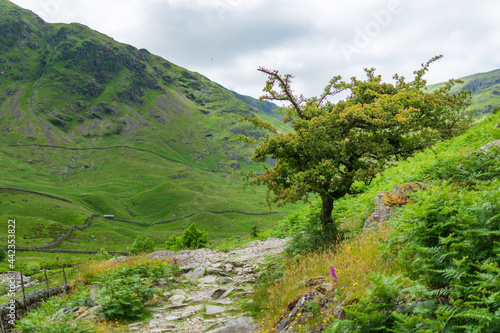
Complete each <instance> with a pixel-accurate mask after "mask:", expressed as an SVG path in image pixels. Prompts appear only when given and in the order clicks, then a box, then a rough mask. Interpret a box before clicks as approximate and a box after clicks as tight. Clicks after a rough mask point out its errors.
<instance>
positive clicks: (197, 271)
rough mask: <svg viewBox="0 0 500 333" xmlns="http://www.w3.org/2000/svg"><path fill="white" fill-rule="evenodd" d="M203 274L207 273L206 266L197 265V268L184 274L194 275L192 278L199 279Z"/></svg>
mask: <svg viewBox="0 0 500 333" xmlns="http://www.w3.org/2000/svg"><path fill="white" fill-rule="evenodd" d="M203 275H205V268H204V267H201V266H200V267H196V268H195V269H193V270H192V271H190V272H188V273H186V274H184V276H187V277H192V278H195V279H199V278H201V277H202V276H203Z"/></svg>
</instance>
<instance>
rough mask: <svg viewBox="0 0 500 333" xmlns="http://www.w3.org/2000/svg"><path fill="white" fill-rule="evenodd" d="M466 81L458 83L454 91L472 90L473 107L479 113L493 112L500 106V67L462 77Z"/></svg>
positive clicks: (431, 88)
mask: <svg viewBox="0 0 500 333" xmlns="http://www.w3.org/2000/svg"><path fill="white" fill-rule="evenodd" d="M461 80H462V81H464V83H462V84H457V85H456V86H455V87H454V88H453V90H452V91H453V92H456V91H459V90H470V91H471V92H472V106H471V109H473V110H476V112H477V113H478V114H482V113H488V112H492V111H493V110H494V109H495V108H497V107H500V69H497V70H494V71H491V72H487V73H478V74H474V75H469V76H466V77H463V78H461ZM443 85H444V83H439V84H434V85H431V86H429V89H430V90H433V89H436V88H439V87H441V86H443Z"/></svg>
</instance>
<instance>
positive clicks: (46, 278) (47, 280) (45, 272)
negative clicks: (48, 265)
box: [43, 268, 49, 290]
mask: <svg viewBox="0 0 500 333" xmlns="http://www.w3.org/2000/svg"><path fill="white" fill-rule="evenodd" d="M43 273H44V274H45V284H46V285H47V290H49V278H48V277H47V270H46V269H45V268H44V269H43Z"/></svg>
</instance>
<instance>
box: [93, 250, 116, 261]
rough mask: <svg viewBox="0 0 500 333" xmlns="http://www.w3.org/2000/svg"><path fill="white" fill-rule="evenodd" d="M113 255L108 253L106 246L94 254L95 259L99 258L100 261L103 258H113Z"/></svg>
mask: <svg viewBox="0 0 500 333" xmlns="http://www.w3.org/2000/svg"><path fill="white" fill-rule="evenodd" d="M111 257H112V255H111V254H109V253H108V251H106V249H105V248H103V247H102V248H101V249H100V250H99V252H97V253H96V254H95V255H94V259H95V260H98V261H101V260H108V259H111Z"/></svg>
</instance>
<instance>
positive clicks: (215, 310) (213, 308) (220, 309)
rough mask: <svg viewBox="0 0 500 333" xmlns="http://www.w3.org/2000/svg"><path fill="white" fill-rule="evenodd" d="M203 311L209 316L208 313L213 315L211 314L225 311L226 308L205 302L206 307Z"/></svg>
mask: <svg viewBox="0 0 500 333" xmlns="http://www.w3.org/2000/svg"><path fill="white" fill-rule="evenodd" d="M205 311H206V315H207V316H210V315H213V314H216V313H221V312H224V311H226V308H225V307H223V306H217V305H210V304H207V307H206V309H205Z"/></svg>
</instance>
